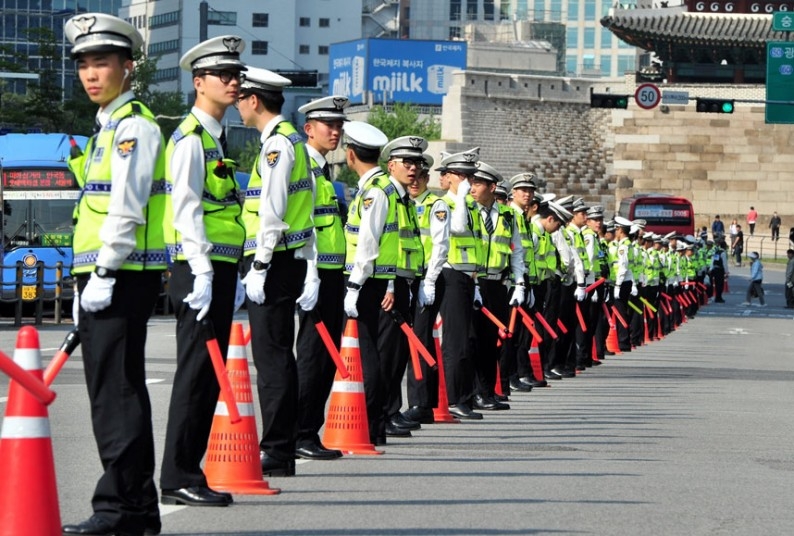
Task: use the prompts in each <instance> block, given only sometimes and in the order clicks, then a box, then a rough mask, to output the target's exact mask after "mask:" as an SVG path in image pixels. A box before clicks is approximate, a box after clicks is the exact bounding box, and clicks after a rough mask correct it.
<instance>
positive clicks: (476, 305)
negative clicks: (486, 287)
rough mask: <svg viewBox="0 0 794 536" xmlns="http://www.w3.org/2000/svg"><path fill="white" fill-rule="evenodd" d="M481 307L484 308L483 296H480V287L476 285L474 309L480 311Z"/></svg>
mask: <svg viewBox="0 0 794 536" xmlns="http://www.w3.org/2000/svg"><path fill="white" fill-rule="evenodd" d="M480 307H482V294H480V287H479V286H478V285H474V308H475V309H478V308H480Z"/></svg>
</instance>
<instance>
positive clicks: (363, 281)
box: [343, 121, 399, 445]
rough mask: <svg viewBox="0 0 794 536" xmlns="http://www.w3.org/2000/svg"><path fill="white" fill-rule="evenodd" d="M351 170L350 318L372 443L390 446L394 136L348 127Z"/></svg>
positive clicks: (348, 228)
mask: <svg viewBox="0 0 794 536" xmlns="http://www.w3.org/2000/svg"><path fill="white" fill-rule="evenodd" d="M344 133H345V137H344V143H345V158H346V161H347V166H348V167H349V168H350V169H351V170H353V171H354V172H355V173H356V174H357V175H358V176H359V181H358V192H357V194H356V196H355V197H354V198H353V200H352V201H351V202H350V208H349V210H348V217H347V223H346V224H345V240H346V253H345V272H346V273H347V274H348V282H347V290H346V292H345V299H344V302H343V305H344V311H345V314H346V315H347V317H348V318H356V319H358V342H359V349H360V351H361V368H362V372H363V375H364V396H365V399H366V403H367V419H368V421H369V423H368V424H369V436H370V442H371V443H373V444H375V445H384V444H386V422H385V420H384V418H383V407H384V400H385V393H386V390H387V382H388V376H387V370H388V367H387V363H385V357H384V356H381V354H380V350H379V348H380V347H379V345H378V330H379V326H380V311H381V310H386V311H387V312H388V311H389V310H391V308H392V307H393V306H394V277H395V274H396V272H397V261H398V257H399V245H398V240H399V238H398V224H397V203H398V200H397V199H396V196H397V194H396V188H395V187H394V185H392V183H391V182H390V181H389V179H388V176H386V175H385V174H384V173H383V170H381V168H380V166H378V159H379V158H380V149H381V148H382V147H383V146H384V145H386V143H387V142H388V138H386V135H385V134H383V132H381V131H380V130H378V129H377V128H375V127H373V126H372V125H369V124H367V123H363V122H360V121H350V122H348V123H346V124H345V126H344Z"/></svg>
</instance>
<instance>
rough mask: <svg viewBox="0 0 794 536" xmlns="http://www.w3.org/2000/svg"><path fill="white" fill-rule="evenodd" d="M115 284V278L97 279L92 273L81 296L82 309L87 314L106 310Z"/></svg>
mask: <svg viewBox="0 0 794 536" xmlns="http://www.w3.org/2000/svg"><path fill="white" fill-rule="evenodd" d="M115 284H116V278H115V277H99V276H98V275H96V274H95V273H92V274H91V278H90V279H89V280H88V284H87V285H86V286H85V288H84V289H83V295H82V296H81V299H82V303H83V309H85V310H86V311H88V312H89V313H96V312H97V311H101V310H102V309H105V308H107V306H108V305H110V301H111V300H112V299H113V285H115Z"/></svg>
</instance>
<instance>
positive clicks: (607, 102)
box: [590, 93, 629, 108]
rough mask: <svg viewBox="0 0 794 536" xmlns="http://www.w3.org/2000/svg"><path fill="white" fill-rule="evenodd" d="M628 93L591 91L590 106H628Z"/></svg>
mask: <svg viewBox="0 0 794 536" xmlns="http://www.w3.org/2000/svg"><path fill="white" fill-rule="evenodd" d="M628 107H629V96H628V95H612V94H611V93H591V94H590V108H628Z"/></svg>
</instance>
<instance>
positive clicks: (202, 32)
mask: <svg viewBox="0 0 794 536" xmlns="http://www.w3.org/2000/svg"><path fill="white" fill-rule="evenodd" d="M208 19H209V4H208V3H207V2H206V1H205V0H202V2H201V3H200V4H199V43H203V42H204V41H206V40H207V22H208Z"/></svg>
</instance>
